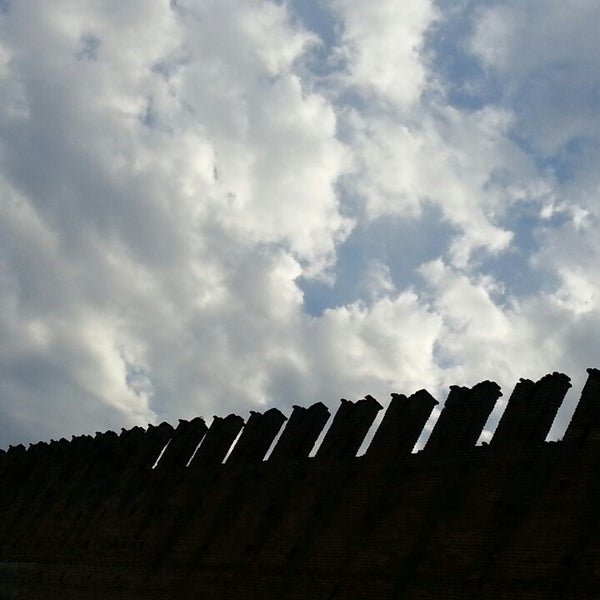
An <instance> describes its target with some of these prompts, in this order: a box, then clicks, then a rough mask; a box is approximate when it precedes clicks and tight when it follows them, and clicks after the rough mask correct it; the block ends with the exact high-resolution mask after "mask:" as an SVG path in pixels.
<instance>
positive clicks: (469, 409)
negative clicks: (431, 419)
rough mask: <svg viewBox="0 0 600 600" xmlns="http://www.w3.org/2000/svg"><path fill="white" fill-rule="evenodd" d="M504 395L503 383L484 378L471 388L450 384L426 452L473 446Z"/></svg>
mask: <svg viewBox="0 0 600 600" xmlns="http://www.w3.org/2000/svg"><path fill="white" fill-rule="evenodd" d="M501 395H502V392H501V390H500V386H499V385H498V384H497V383H495V382H493V381H482V382H481V383H478V384H477V385H475V386H473V387H472V388H470V389H469V388H467V387H461V386H457V385H452V386H450V393H449V394H448V398H447V399H446V403H445V404H444V408H443V409H442V412H441V413H440V416H439V418H438V420H437V422H436V424H435V425H434V427H433V430H432V432H431V436H430V437H429V439H428V440H427V444H426V445H425V451H427V452H432V451H435V452H453V451H459V450H463V451H464V450H468V449H470V448H472V447H473V446H474V445H475V443H476V442H477V440H478V439H479V436H480V435H481V432H482V430H483V427H484V425H485V423H486V421H487V420H488V418H489V416H490V413H491V412H492V410H493V409H494V406H495V405H496V401H497V400H498V398H499V397H500V396H501Z"/></svg>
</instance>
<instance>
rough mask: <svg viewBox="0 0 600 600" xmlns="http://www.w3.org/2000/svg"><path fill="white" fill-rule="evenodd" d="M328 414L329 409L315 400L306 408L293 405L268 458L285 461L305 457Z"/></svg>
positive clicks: (321, 429) (327, 418) (319, 433)
mask: <svg viewBox="0 0 600 600" xmlns="http://www.w3.org/2000/svg"><path fill="white" fill-rule="evenodd" d="M330 416H331V414H330V412H329V409H328V408H327V407H326V406H325V405H324V404H323V403H322V402H317V403H315V404H313V405H312V406H309V407H308V408H304V407H303V406H296V405H294V406H293V411H292V414H291V416H290V418H289V420H288V422H287V424H286V426H285V429H284V430H283V433H282V434H281V437H280V438H279V440H278V442H277V445H276V446H275V448H274V449H273V452H272V453H271V456H270V459H269V460H272V461H286V460H299V459H303V458H306V457H307V456H308V455H309V454H310V452H311V450H312V449H313V447H314V445H315V443H316V441H317V439H318V437H319V435H321V432H322V431H323V428H324V427H325V424H326V423H327V421H328V420H329V417H330Z"/></svg>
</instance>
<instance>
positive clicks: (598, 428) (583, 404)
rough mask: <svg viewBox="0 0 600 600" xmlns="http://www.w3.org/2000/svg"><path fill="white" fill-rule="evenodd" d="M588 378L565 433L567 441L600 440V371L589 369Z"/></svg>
mask: <svg viewBox="0 0 600 600" xmlns="http://www.w3.org/2000/svg"><path fill="white" fill-rule="evenodd" d="M587 373H588V378H587V381H586V383H585V385H584V386H583V390H582V392H581V398H580V399H579V403H578V404H577V408H576V409H575V412H574V413H573V417H572V418H571V422H570V423H569V426H568V427H567V431H566V433H565V438H564V439H565V441H566V442H570V443H581V442H586V441H588V440H595V439H598V438H600V369H593V368H589V369H587Z"/></svg>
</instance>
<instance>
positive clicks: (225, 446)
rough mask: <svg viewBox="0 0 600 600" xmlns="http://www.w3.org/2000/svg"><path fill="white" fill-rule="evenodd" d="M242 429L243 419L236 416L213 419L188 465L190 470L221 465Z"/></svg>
mask: <svg viewBox="0 0 600 600" xmlns="http://www.w3.org/2000/svg"><path fill="white" fill-rule="evenodd" d="M242 427H244V419H242V417H240V416H238V415H234V414H231V415H228V416H226V417H225V418H222V417H217V416H215V417H213V422H212V423H211V425H210V427H209V428H208V431H207V432H206V434H205V436H204V438H203V439H202V442H200V446H199V447H198V450H197V451H196V454H195V455H194V458H193V459H192V462H191V463H190V469H192V470H195V469H197V468H198V467H201V466H202V465H207V464H220V463H222V462H223V460H224V459H225V457H226V456H227V453H228V452H229V450H230V449H231V446H232V444H233V442H234V441H235V439H236V438H237V436H238V435H239V433H240V431H241V430H242Z"/></svg>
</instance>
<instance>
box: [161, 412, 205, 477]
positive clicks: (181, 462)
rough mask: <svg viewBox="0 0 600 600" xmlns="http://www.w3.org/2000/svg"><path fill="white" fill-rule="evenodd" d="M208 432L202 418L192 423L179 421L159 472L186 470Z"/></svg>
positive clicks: (193, 420)
mask: <svg viewBox="0 0 600 600" xmlns="http://www.w3.org/2000/svg"><path fill="white" fill-rule="evenodd" d="M207 431H208V427H207V426H206V423H205V422H204V419H202V418H201V417H196V418H194V419H192V420H191V421H186V420H184V419H179V424H178V425H177V428H176V429H175V431H174V432H173V436H172V437H171V441H170V442H169V445H168V446H167V448H166V450H165V452H164V454H163V456H162V457H161V458H160V460H159V462H158V465H157V468H158V471H159V472H161V471H167V470H171V469H183V468H185V466H186V465H187V463H188V461H189V459H190V458H191V457H192V454H193V452H194V450H195V449H196V447H197V446H198V444H199V443H200V442H201V441H202V438H203V437H204V436H205V434H206V432H207Z"/></svg>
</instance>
